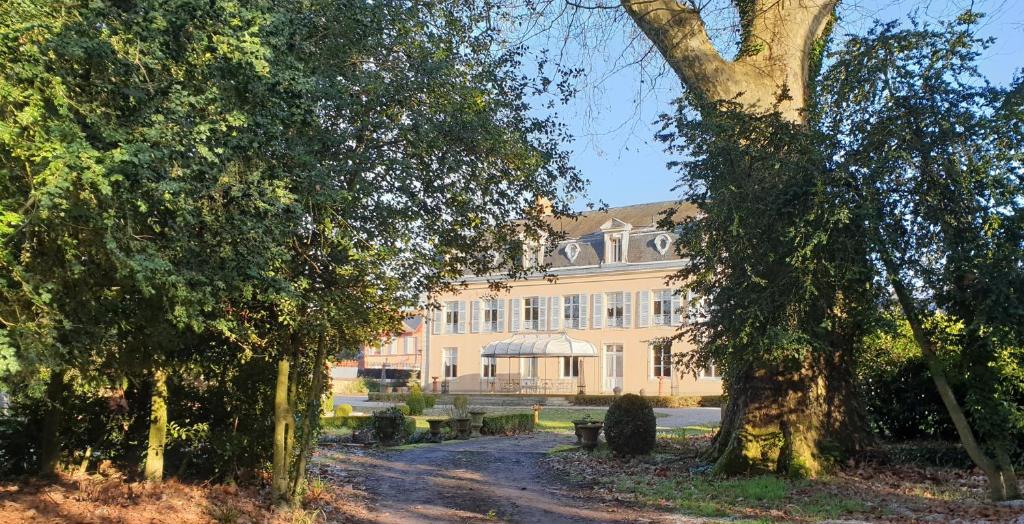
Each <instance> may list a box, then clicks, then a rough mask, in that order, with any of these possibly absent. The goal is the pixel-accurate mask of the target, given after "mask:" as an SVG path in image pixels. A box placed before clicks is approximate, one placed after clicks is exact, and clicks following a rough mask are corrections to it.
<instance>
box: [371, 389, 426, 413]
mask: <svg viewBox="0 0 1024 524" xmlns="http://www.w3.org/2000/svg"><path fill="white" fill-rule="evenodd" d="M438 396H439V395H431V394H428V393H424V394H423V402H424V405H425V407H426V408H427V409H430V408H432V407H434V406H435V405H436V404H437V398H438ZM366 400H368V401H369V402H405V401H406V400H409V394H408V393H367V395H366Z"/></svg>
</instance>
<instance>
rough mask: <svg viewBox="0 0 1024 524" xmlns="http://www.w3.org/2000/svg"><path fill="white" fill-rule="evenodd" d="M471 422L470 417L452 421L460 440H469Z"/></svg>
mask: <svg viewBox="0 0 1024 524" xmlns="http://www.w3.org/2000/svg"><path fill="white" fill-rule="evenodd" d="M470 420H472V419H470V418H469V417H459V418H453V419H452V426H453V427H454V429H455V434H456V435H457V437H456V438H458V439H459V440H465V439H468V438H469V432H470V425H469V422H470Z"/></svg>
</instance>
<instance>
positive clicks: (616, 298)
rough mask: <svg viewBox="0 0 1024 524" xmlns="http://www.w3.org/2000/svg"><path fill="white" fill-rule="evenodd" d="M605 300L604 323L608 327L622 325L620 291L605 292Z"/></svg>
mask: <svg viewBox="0 0 1024 524" xmlns="http://www.w3.org/2000/svg"><path fill="white" fill-rule="evenodd" d="M605 301H607V303H608V304H607V306H606V310H607V314H606V315H605V325H606V326H608V327H622V326H623V319H624V313H625V311H624V309H623V305H622V304H623V297H622V292H621V291H620V292H617V293H606V294H605Z"/></svg>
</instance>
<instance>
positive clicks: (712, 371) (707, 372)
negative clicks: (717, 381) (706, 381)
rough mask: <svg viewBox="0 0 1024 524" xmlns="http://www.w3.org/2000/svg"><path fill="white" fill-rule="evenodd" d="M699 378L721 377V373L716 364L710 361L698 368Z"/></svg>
mask: <svg viewBox="0 0 1024 524" xmlns="http://www.w3.org/2000/svg"><path fill="white" fill-rule="evenodd" d="M700 378H722V374H721V372H720V371H719V370H718V366H716V365H715V363H714V362H711V363H710V364H708V365H707V367H705V368H704V369H702V370H700Z"/></svg>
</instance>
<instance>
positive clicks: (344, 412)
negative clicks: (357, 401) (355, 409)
mask: <svg viewBox="0 0 1024 524" xmlns="http://www.w3.org/2000/svg"><path fill="white" fill-rule="evenodd" d="M351 414H352V406H351V405H349V404H338V405H337V406H334V416H335V417H347V416H349V415H351Z"/></svg>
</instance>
